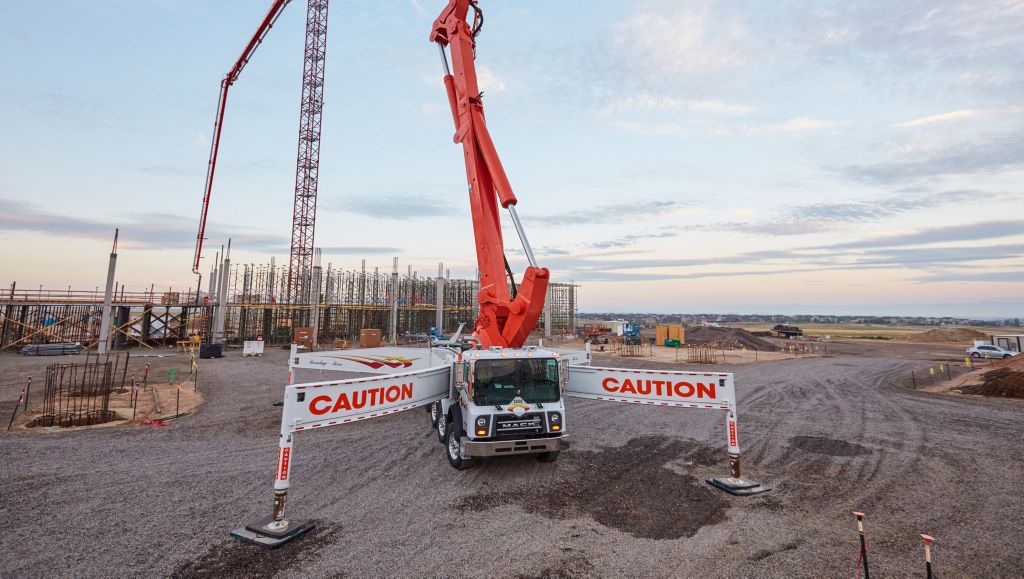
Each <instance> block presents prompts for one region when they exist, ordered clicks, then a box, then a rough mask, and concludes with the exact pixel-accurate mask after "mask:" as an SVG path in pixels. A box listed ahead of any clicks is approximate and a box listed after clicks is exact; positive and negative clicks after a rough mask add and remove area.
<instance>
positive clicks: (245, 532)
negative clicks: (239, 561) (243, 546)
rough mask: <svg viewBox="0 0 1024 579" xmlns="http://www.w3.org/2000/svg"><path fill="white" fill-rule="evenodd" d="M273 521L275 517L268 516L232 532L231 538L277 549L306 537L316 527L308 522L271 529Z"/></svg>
mask: <svg viewBox="0 0 1024 579" xmlns="http://www.w3.org/2000/svg"><path fill="white" fill-rule="evenodd" d="M273 520H274V519H273V517H271V516H269V515H268V516H266V517H263V518H262V519H260V520H258V521H256V522H255V523H251V524H248V525H246V526H245V527H244V528H241V529H235V530H234V531H231V536H232V537H234V538H235V539H236V540H238V541H242V542H243V543H253V544H255V545H260V546H261V547H266V548H268V549H276V548H278V547H280V546H281V545H284V544H285V543H287V542H288V541H291V540H292V539H298V538H299V537H301V536H302V535H305V534H306V533H308V532H309V531H311V530H313V527H314V526H315V525H313V523H309V522H306V521H288V525H287V526H286V527H284V528H281V529H271V528H269V527H268V525H270V523H272V522H273Z"/></svg>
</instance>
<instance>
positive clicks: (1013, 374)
mask: <svg viewBox="0 0 1024 579" xmlns="http://www.w3.org/2000/svg"><path fill="white" fill-rule="evenodd" d="M960 391H961V392H963V393H964V394H980V395H982V396H1001V397H1003V398H1024V370H1014V369H1013V368H997V369H995V370H989V371H988V372H985V373H984V374H982V376H981V383H980V384H971V385H969V386H964V387H963V388H961V389H960Z"/></svg>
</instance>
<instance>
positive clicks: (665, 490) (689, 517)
mask: <svg viewBox="0 0 1024 579" xmlns="http://www.w3.org/2000/svg"><path fill="white" fill-rule="evenodd" d="M680 459H686V462H687V463H689V464H691V465H692V464H699V465H702V466H707V465H709V464H713V463H714V462H716V461H717V460H720V459H719V458H718V455H717V453H716V452H715V451H713V450H711V449H709V448H708V447H706V446H703V445H701V444H700V443H697V442H696V441H693V440H679V439H675V438H669V437H664V436H647V437H642V438H634V439H632V440H630V441H629V442H628V443H627V444H626V445H625V446H622V447H616V448H605V449H603V450H600V451H597V452H592V451H576V450H574V451H572V452H571V453H568V455H566V454H565V453H563V455H562V458H560V459H559V462H558V470H557V471H555V472H557V473H559V474H560V475H561V476H560V477H559V478H558V479H554V480H551V481H550V482H547V483H541V482H540V481H538V482H537V484H531V485H528V486H514V487H507V488H504V489H494V488H489V487H488V488H487V489H486V490H485V491H482V492H478V493H476V494H474V495H470V496H468V497H466V498H464V499H463V500H462V502H461V503H460V504H459V505H458V508H459V510H462V511H471V512H481V511H487V510H490V509H493V508H495V507H498V506H501V505H504V504H515V505H518V506H519V507H520V508H522V509H523V510H525V511H527V512H530V513H535V514H539V515H542V516H545V517H552V518H558V519H577V518H580V517H582V516H589V517H590V518H592V519H593V520H595V521H597V522H598V523H600V524H602V525H604V526H606V527H611V528H614V529H618V530H620V531H622V532H624V533H629V534H630V535H633V536H634V537H640V538H644V539H678V538H680V537H692V536H693V535H694V534H696V533H697V531H699V530H700V529H701V527H703V526H705V525H714V524H717V523H720V522H722V521H724V520H725V518H726V517H725V509H726V508H727V507H728V506H729V503H728V501H726V500H725V498H723V495H722V494H721V493H717V492H715V491H713V490H711V489H710V488H709V487H708V486H707V485H705V484H703V483H702V482H701V481H700V480H698V479H697V477H695V476H693V475H692V474H680V473H678V472H676V471H674V470H671V469H669V468H666V467H665V466H664V465H665V464H666V463H668V462H671V461H674V460H680ZM640 489H643V492H640Z"/></svg>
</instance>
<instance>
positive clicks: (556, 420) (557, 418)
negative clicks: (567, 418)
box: [548, 412, 562, 432]
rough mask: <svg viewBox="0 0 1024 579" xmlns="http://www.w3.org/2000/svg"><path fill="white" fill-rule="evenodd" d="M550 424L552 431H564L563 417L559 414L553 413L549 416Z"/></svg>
mask: <svg viewBox="0 0 1024 579" xmlns="http://www.w3.org/2000/svg"><path fill="white" fill-rule="evenodd" d="M548 424H550V425H551V430H552V431H555V432H557V431H560V430H562V415H561V414H560V413H558V412H551V413H549V414H548Z"/></svg>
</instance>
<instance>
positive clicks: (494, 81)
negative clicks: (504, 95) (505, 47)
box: [476, 64, 505, 93]
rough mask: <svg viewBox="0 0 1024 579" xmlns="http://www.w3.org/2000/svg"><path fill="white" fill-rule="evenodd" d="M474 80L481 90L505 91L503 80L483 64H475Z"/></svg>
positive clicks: (490, 91)
mask: <svg viewBox="0 0 1024 579" xmlns="http://www.w3.org/2000/svg"><path fill="white" fill-rule="evenodd" d="M476 80H477V86H479V87H480V91H481V92H485V93H487V92H489V93H496V92H505V81H504V80H502V79H501V78H500V77H499V76H498V75H497V74H495V72H494V71H493V70H492V69H491V68H490V67H489V66H487V65H485V64H478V65H477V66H476Z"/></svg>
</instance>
